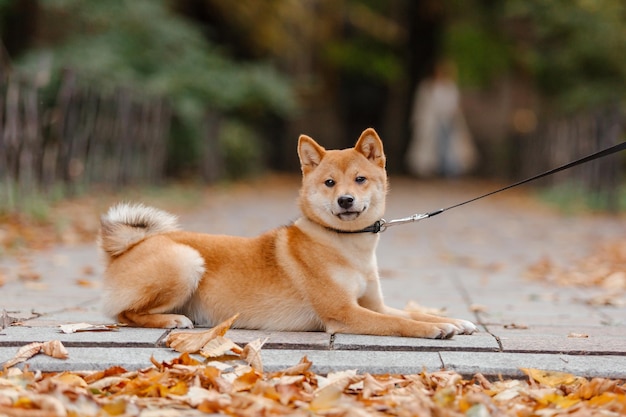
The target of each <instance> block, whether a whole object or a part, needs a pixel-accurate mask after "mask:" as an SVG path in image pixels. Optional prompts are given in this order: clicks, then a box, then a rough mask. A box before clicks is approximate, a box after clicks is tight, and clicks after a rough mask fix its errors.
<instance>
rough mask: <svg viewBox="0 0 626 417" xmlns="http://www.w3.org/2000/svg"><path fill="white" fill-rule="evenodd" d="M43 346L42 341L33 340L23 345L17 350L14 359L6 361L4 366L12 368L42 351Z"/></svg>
mask: <svg viewBox="0 0 626 417" xmlns="http://www.w3.org/2000/svg"><path fill="white" fill-rule="evenodd" d="M42 346H43V343H42V342H33V343H29V344H27V345H24V346H22V347H21V348H19V349H18V350H17V353H16V354H15V356H14V357H13V358H12V359H10V360H8V361H6V362H5V363H4V364H3V366H4V367H5V368H10V367H12V366H15V365H17V364H18V363H21V362H24V361H27V360H28V359H30V358H32V357H33V356H35V355H36V354H38V353H39V352H40V351H41V347H42Z"/></svg>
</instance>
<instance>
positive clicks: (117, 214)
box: [98, 203, 178, 257]
mask: <svg viewBox="0 0 626 417" xmlns="http://www.w3.org/2000/svg"><path fill="white" fill-rule="evenodd" d="M175 230H178V219H177V217H176V216H174V215H173V214H170V213H167V212H165V211H162V210H159V209H156V208H153V207H148V206H144V205H143V204H129V203H119V204H116V205H115V206H113V207H111V208H110V209H109V211H108V212H107V213H106V214H105V215H103V216H102V217H101V218H100V234H99V236H98V241H99V245H100V248H101V249H102V250H103V251H104V253H105V254H107V255H108V256H109V257H115V256H119V255H121V254H122V253H124V252H126V251H127V250H128V249H129V248H130V247H131V246H133V245H135V244H137V243H139V242H140V241H142V240H143V239H145V238H147V237H148V236H152V235H156V234H159V233H166V232H172V231H175Z"/></svg>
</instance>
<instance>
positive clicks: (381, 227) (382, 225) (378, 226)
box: [367, 142, 626, 233]
mask: <svg viewBox="0 0 626 417" xmlns="http://www.w3.org/2000/svg"><path fill="white" fill-rule="evenodd" d="M625 149H626V142H622V143H618V144H617V145H613V146H611V147H609V148H606V149H604V150H601V151H598V152H595V153H592V154H591V155H587V156H585V157H583V158H580V159H577V160H575V161H572V162H570V163H567V164H565V165H561V166H559V167H556V168H553V169H551V170H549V171H546V172H543V173H541V174H538V175H535V176H534V177H530V178H526V179H525V180H522V181H519V182H516V183H514V184H511V185H507V186H506V187H502V188H500V189H498V190H495V191H491V192H489V193H487V194H483V195H481V196H478V197H474V198H472V199H471V200H467V201H463V202H462V203H458V204H454V205H452V206H449V207H446V208H442V209H439V210H435V211H431V212H429V213H421V214H414V215H412V216H409V217H404V218H401V219H395V220H385V219H381V220H379V221H378V222H376V223H374V224H373V225H372V226H370V227H369V228H368V229H370V230H367V231H369V232H372V233H378V232H384V231H385V230H387V228H388V227H389V226H396V225H399V224H405V223H412V222H416V221H420V220H424V219H428V218H430V217H433V216H436V215H438V214H441V213H443V212H444V211H448V210H450V209H453V208H456V207H460V206H463V205H465V204H469V203H472V202H474V201H476V200H480V199H481V198H485V197H489V196H490V195H493V194H496V193H499V192H502V191H506V190H508V189H510V188H513V187H517V186H520V185H522V184H526V183H528V182H531V181H535V180H538V179H539V178H543V177H547V176H548V175H552V174H556V173H557V172H560V171H564V170H566V169H569V168H572V167H575V166H576V165H580V164H584V163H586V162H589V161H593V160H594V159H598V158H603V157H605V156H608V155H611V154H614V153H617V152H620V151H623V150H625Z"/></svg>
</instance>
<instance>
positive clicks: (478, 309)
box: [469, 304, 488, 313]
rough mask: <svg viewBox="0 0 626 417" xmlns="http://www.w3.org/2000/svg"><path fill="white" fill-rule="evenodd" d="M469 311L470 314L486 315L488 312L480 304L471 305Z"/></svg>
mask: <svg viewBox="0 0 626 417" xmlns="http://www.w3.org/2000/svg"><path fill="white" fill-rule="evenodd" d="M469 309H470V311H471V312H472V313H486V312H487V310H488V309H487V306H485V305H482V304H472V305H470V307H469Z"/></svg>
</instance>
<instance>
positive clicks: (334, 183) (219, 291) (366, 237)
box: [99, 128, 476, 338]
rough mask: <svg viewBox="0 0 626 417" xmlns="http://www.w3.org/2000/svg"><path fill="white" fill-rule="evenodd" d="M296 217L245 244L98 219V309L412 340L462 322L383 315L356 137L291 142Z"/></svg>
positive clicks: (378, 161) (174, 320) (371, 154)
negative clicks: (343, 145) (297, 166)
mask: <svg viewBox="0 0 626 417" xmlns="http://www.w3.org/2000/svg"><path fill="white" fill-rule="evenodd" d="M298 155H299V157H300V163H301V168H302V177H303V178H302V188H301V190H300V197H299V205H300V209H301V212H302V217H300V218H299V219H298V220H296V221H295V222H294V223H293V224H291V225H289V226H284V227H280V228H277V229H274V230H271V231H269V232H266V233H265V234H262V235H260V236H258V237H254V238H244V237H234V236H222V235H209V234H200V233H194V232H187V231H181V230H179V228H178V225H177V221H176V218H175V217H174V216H172V215H171V214H169V213H166V212H163V211H160V210H157V209H154V208H150V207H146V206H143V205H130V204H118V205H116V206H113V207H112V208H110V209H109V211H108V212H107V214H106V215H104V216H102V219H101V231H100V237H99V242H100V247H101V249H102V250H103V252H104V254H105V256H106V263H107V268H106V271H105V277H104V308H105V312H106V313H107V314H109V315H111V316H113V317H116V318H117V319H118V320H119V321H121V322H123V323H127V324H129V325H132V326H140V327H162V328H177V327H178V328H190V327H193V325H194V323H195V324H196V325H201V326H213V325H216V324H218V323H220V322H221V321H223V320H226V319H228V318H229V317H231V316H233V315H235V314H237V313H238V314H239V316H238V318H237V320H236V321H235V323H234V326H233V327H236V328H244V329H262V330H279V331H280V330H282V331H326V332H330V333H357V334H369V335H394V336H408V337H424V338H449V337H452V336H453V335H455V334H471V333H473V332H474V331H475V330H476V327H475V326H474V324H472V323H470V322H469V321H466V320H458V319H450V318H443V317H438V316H433V315H426V314H421V313H416V312H408V311H403V310H398V309H394V308H390V307H387V306H386V305H385V304H384V303H383V298H382V294H381V287H380V282H379V277H378V269H377V262H376V254H375V250H376V245H377V243H378V239H379V236H378V234H377V233H373V232H372V231H370V230H369V229H368V227H370V226H371V225H372V224H374V223H375V222H376V221H377V220H380V219H381V217H382V216H383V213H384V211H385V197H386V194H387V175H386V171H385V154H384V152H383V144H382V141H381V140H380V138H379V137H378V134H377V133H376V132H375V131H374V130H373V129H371V128H370V129H367V130H365V131H364V132H363V133H362V134H361V136H360V138H359V140H358V141H357V143H356V145H355V146H354V148H350V149H344V150H326V149H324V148H323V147H322V146H320V145H319V144H318V143H317V142H315V141H314V140H313V139H311V138H310V137H308V136H305V135H302V136H300V139H299V142H298Z"/></svg>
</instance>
